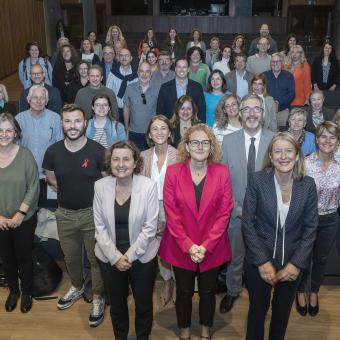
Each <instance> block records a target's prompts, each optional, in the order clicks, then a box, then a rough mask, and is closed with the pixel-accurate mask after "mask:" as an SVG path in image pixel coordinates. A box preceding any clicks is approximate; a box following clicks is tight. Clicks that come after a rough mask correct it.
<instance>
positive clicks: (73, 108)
mask: <svg viewBox="0 0 340 340" xmlns="http://www.w3.org/2000/svg"><path fill="white" fill-rule="evenodd" d="M61 118H62V125H63V130H64V135H65V139H64V140H62V141H60V142H57V143H55V144H53V145H51V146H50V147H49V148H48V149H47V151H46V153H45V156H44V161H43V165H42V167H43V169H45V173H46V179H47V181H48V183H49V184H50V185H52V186H53V187H54V188H55V189H56V190H57V193H58V210H57V211H56V219H57V226H58V234H59V240H60V245H61V248H62V250H63V252H64V255H65V263H66V266H67V270H68V273H69V276H70V279H71V283H72V286H71V288H70V289H69V290H68V292H67V293H66V294H65V295H64V296H63V297H62V298H60V299H59V301H58V304H57V306H58V308H59V309H66V308H69V307H71V306H72V305H73V304H74V303H75V302H76V301H77V300H78V299H80V298H81V297H82V295H83V292H84V282H83V281H84V279H83V277H84V276H83V270H82V268H83V264H82V249H83V246H84V247H85V250H86V254H87V258H88V259H89V262H90V265H91V279H92V293H93V301H92V309H91V313H90V317H89V324H90V326H92V327H95V326H98V325H99V324H100V323H101V322H102V320H103V318H104V307H105V300H104V298H103V297H102V296H103V293H104V288H103V281H102V277H101V273H100V268H99V266H98V263H97V259H96V257H95V254H94V246H95V237H94V235H95V225H94V219H93V210H92V203H93V195H94V182H95V181H96V180H98V179H99V178H101V177H102V173H103V153H104V150H105V149H104V148H103V147H102V146H101V145H100V144H98V143H97V142H95V141H93V140H91V139H88V138H86V136H85V131H86V120H85V114H84V111H83V110H82V109H81V108H80V107H79V106H77V105H74V104H69V105H65V106H64V107H63V108H62V111H61Z"/></svg>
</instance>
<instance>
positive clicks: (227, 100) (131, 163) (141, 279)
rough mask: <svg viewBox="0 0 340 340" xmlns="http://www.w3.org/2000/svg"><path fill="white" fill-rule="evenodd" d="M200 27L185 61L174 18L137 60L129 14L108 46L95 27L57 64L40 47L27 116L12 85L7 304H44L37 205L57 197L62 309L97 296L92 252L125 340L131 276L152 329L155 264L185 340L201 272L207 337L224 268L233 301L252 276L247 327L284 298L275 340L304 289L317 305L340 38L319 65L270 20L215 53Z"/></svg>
mask: <svg viewBox="0 0 340 340" xmlns="http://www.w3.org/2000/svg"><path fill="white" fill-rule="evenodd" d="M192 37H193V40H192V41H190V42H188V43H187V45H186V50H187V58H185V57H184V55H183V54H181V53H185V52H183V50H185V49H183V48H182V43H181V42H180V39H179V37H178V34H177V31H176V30H175V29H174V28H171V29H170V30H169V37H168V39H167V41H166V43H164V44H163V46H158V44H157V40H156V38H155V34H154V32H153V30H152V29H150V30H148V31H147V33H146V35H145V37H144V39H143V40H142V41H141V43H140V45H139V46H138V53H140V62H139V63H133V61H132V60H133V58H132V56H131V51H130V50H129V49H128V48H127V42H126V40H125V38H124V36H123V33H122V31H121V30H120V29H119V27H118V26H111V27H110V28H109V31H108V34H107V36H106V44H107V45H106V46H104V47H103V48H102V46H101V45H100V46H99V43H98V42H96V36H95V32H90V33H89V36H88V37H87V39H85V40H84V41H83V43H82V51H81V52H79V53H77V52H76V50H75V49H74V47H73V46H72V45H70V44H69V41H68V39H67V38H66V37H65V36H64V35H62V36H61V37H60V38H59V47H58V49H59V50H58V55H57V59H56V60H57V61H56V64H55V65H54V67H53V70H52V66H50V64H49V61H48V60H45V59H43V58H41V57H40V56H39V47H38V44H36V43H31V44H29V46H28V47H27V56H26V57H25V58H26V59H25V60H24V61H23V62H22V63H21V64H20V65H21V66H20V65H19V74H20V72H21V69H23V68H25V71H24V72H23V73H22V75H20V79H22V80H25V79H26V82H25V83H24V82H23V86H24V88H25V89H24V91H23V93H22V95H21V98H20V103H19V110H20V113H18V114H16V112H13V111H11V106H10V103H8V101H9V100H8V95H7V91H6V88H5V87H4V86H3V85H1V86H0V107H2V109H1V110H2V112H3V113H0V183H1V188H2V195H1V198H0V257H1V259H2V261H3V265H4V269H5V273H6V278H7V281H8V286H9V295H8V298H7V300H6V303H5V308H6V310H7V311H8V312H11V311H12V310H14V309H15V308H16V305H17V302H18V299H19V297H20V295H21V305H20V307H21V311H22V312H23V313H25V312H28V311H29V310H30V309H31V307H32V281H33V270H32V261H31V252H32V246H33V237H34V230H35V227H36V225H37V219H38V218H37V210H38V208H51V204H52V203H51V202H52V201H54V202H55V197H57V204H56V206H58V208H57V209H56V211H55V217H56V227H57V234H58V239H59V242H60V246H61V249H62V252H63V256H64V261H65V264H66V267H67V271H68V274H69V277H70V281H71V287H70V288H69V290H68V291H67V292H66V293H65V295H64V296H62V297H61V298H60V299H59V300H58V303H57V306H58V308H59V309H67V308H69V307H71V306H72V305H73V304H74V303H75V302H76V301H77V300H78V299H80V298H81V297H83V295H84V294H85V290H86V282H85V280H84V261H85V262H86V261H87V262H88V264H89V267H90V276H91V296H90V300H91V301H92V304H91V311H90V315H89V325H90V326H92V327H95V326H98V325H99V324H100V323H101V322H102V320H103V318H104V309H105V303H106V302H108V303H109V304H110V315H111V321H112V326H113V331H114V334H115V337H116V339H120V340H123V339H127V337H128V332H129V322H128V321H129V317H128V305H127V298H128V295H129V287H130V286H131V290H132V293H133V298H134V301H135V305H136V311H135V313H136V318H135V333H136V337H137V339H145V340H146V339H148V338H149V336H150V334H151V330H152V323H153V302H152V296H153V289H154V284H155V279H156V275H157V272H158V271H159V273H160V276H161V278H162V280H163V281H164V284H163V287H162V290H161V299H162V304H163V305H166V304H167V303H169V302H170V301H171V300H172V298H173V297H172V295H173V289H174V287H176V299H175V300H176V302H175V305H176V316H177V324H178V328H179V338H180V339H182V340H183V339H190V338H191V331H190V326H191V314H192V297H193V294H194V290H195V278H197V282H198V294H199V298H200V299H199V320H200V324H201V334H200V336H201V339H202V340H204V339H211V337H212V327H213V320H214V314H215V307H216V306H215V305H216V299H215V295H216V285H217V282H218V281H221V280H223V281H224V283H225V286H226V288H227V293H226V294H225V296H224V297H223V299H222V300H221V303H220V306H219V310H220V312H221V313H227V312H229V311H230V310H231V309H232V308H233V305H234V303H235V301H236V300H237V298H238V296H239V295H240V294H241V293H242V290H243V277H245V281H246V283H247V284H246V286H247V289H248V293H249V312H248V322H247V336H246V338H247V339H249V340H250V339H252V340H253V339H259V340H260V339H263V337H264V321H265V317H266V314H267V311H268V309H269V306H270V302H271V299H272V317H271V323H270V330H269V338H270V339H283V338H284V335H285V332H286V328H287V325H288V320H289V315H290V311H291V307H292V305H293V303H294V299H295V301H296V308H297V311H298V312H299V313H300V314H301V315H302V316H306V315H307V313H309V314H310V315H311V316H315V315H317V314H318V312H319V300H318V292H319V288H320V285H321V283H322V278H323V275H324V272H325V267H326V262H327V257H328V255H329V252H330V250H331V247H332V244H333V242H334V240H335V235H336V232H337V228H338V212H337V209H338V207H339V202H340V164H339V162H340V157H339V147H338V146H339V140H340V130H339V125H340V110H338V111H337V112H336V113H334V112H333V111H331V110H329V109H327V108H326V107H324V105H323V102H324V94H323V92H322V90H335V88H336V85H337V82H338V79H337V77H334V74H333V73H332V72H333V70H334V69H335V68H336V70H337V66H335V64H334V59H332V58H333V57H332V56H334V51H333V50H332V45H331V44H330V43H327V44H325V45H324V47H323V50H322V57H321V58H317V59H316V60H315V61H314V62H313V65H314V64H315V65H318V63H319V62H320V63H321V68H319V71H316V69H317V68H316V67H313V66H312V72H311V71H310V67H309V65H308V63H307V61H306V59H305V57H304V54H303V50H302V48H301V46H299V45H297V44H296V37H295V36H294V35H290V36H289V37H288V39H287V46H286V47H285V48H284V51H283V52H277V45H276V43H275V41H274V39H273V38H272V37H271V36H270V35H269V29H268V26H267V25H266V24H263V25H262V26H261V28H260V37H259V38H257V39H255V40H254V41H253V42H252V43H251V44H250V48H249V56H248V57H247V55H246V54H245V39H244V37H243V36H241V35H238V36H237V37H235V39H234V42H233V44H232V45H231V46H225V47H223V48H222V49H220V45H219V44H220V41H219V38H218V37H214V38H212V39H211V41H210V49H207V48H206V45H205V43H204V42H203V41H202V35H201V32H200V31H199V30H197V29H195V30H193V34H192ZM294 41H295V43H294ZM95 47H96V49H95ZM94 51H97V52H94ZM100 51H102V55H100ZM150 52H152V53H153V57H152V56H151V54H152V53H151V54H150ZM96 53H98V54H96ZM332 53H333V54H332ZM95 56H96V57H95ZM101 57H102V59H103V60H102V61H101ZM80 58H81V60H80V61H79V59H80ZM153 59H155V60H156V61H155V63H153V61H152V60H153ZM319 59H320V60H319ZM25 65H26V66H25ZM155 65H156V66H155ZM28 67H29V69H28ZM313 72H314V73H313ZM320 72H321V74H322V76H321V77H319V78H318V76H320ZM337 73H338V71H337ZM50 74H51V75H52V78H49V77H50ZM313 74H314V75H313ZM75 75H76V76H75ZM50 79H51V81H49V80H50ZM326 84H328V85H329V87H328V88H327V86H328V85H327V86H326ZM332 120H333V121H332ZM278 131H279V132H278ZM52 197H53V198H52ZM84 253H85V254H86V260H84ZM225 263H227V266H226V268H224V267H223V266H222V265H224V264H225ZM310 277H311V280H310ZM19 278H20V286H19ZM310 281H311V285H309V282H310ZM272 291H273V297H272Z"/></svg>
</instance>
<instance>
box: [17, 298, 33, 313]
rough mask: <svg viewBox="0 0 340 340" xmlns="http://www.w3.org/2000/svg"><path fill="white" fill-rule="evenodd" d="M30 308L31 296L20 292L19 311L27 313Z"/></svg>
mask: <svg viewBox="0 0 340 340" xmlns="http://www.w3.org/2000/svg"><path fill="white" fill-rule="evenodd" d="M31 308H32V296H31V295H28V294H22V296H21V305H20V310H21V313H27V312H29V311H30V310H31Z"/></svg>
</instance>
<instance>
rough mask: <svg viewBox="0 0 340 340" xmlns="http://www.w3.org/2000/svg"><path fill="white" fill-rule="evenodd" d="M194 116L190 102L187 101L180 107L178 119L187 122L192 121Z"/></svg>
mask: <svg viewBox="0 0 340 340" xmlns="http://www.w3.org/2000/svg"><path fill="white" fill-rule="evenodd" d="M192 116H193V107H192V104H191V102H189V101H188V100H186V101H185V102H184V103H183V105H182V106H181V107H180V109H179V110H178V117H179V119H180V120H182V121H184V122H187V121H189V120H191V118H192Z"/></svg>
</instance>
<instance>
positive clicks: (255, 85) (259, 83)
mask: <svg viewBox="0 0 340 340" xmlns="http://www.w3.org/2000/svg"><path fill="white" fill-rule="evenodd" d="M251 89H252V91H253V93H254V94H257V95H259V94H260V95H262V94H263V91H264V85H263V80H262V79H257V80H254V81H253V82H252V84H251Z"/></svg>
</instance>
